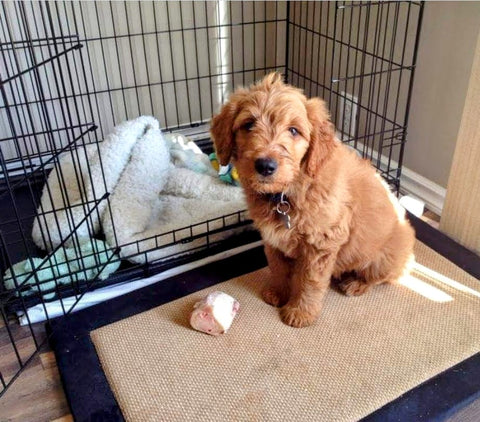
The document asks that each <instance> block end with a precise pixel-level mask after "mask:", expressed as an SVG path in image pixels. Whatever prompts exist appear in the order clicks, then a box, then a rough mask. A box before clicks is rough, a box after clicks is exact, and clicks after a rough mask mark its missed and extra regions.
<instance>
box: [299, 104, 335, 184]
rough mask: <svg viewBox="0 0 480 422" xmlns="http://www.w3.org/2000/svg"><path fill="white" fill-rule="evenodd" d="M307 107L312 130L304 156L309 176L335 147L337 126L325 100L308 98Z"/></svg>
mask: <svg viewBox="0 0 480 422" xmlns="http://www.w3.org/2000/svg"><path fill="white" fill-rule="evenodd" d="M306 108H307V116H308V120H309V121H310V124H311V125H312V131H311V134H310V145H309V147H308V150H307V153H306V154H305V157H304V169H305V172H306V173H307V175H308V176H310V177H314V176H315V174H316V173H317V171H318V170H319V168H320V166H321V165H322V163H323V161H324V160H325V159H326V158H327V157H328V156H329V155H330V153H331V151H332V150H333V148H334V147H335V127H334V126H333V123H332V122H331V121H330V113H329V112H328V109H327V107H326V105H325V102H324V101H323V100H321V99H320V98H312V99H310V100H307V103H306Z"/></svg>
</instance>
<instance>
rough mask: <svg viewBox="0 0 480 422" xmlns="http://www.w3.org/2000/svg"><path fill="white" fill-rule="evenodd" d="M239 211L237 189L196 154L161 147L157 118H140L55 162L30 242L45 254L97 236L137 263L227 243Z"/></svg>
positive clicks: (184, 146)
mask: <svg viewBox="0 0 480 422" xmlns="http://www.w3.org/2000/svg"><path fill="white" fill-rule="evenodd" d="M107 193H109V194H110V196H109V198H108V199H107V198H106V194H107ZM245 208H246V204H245V200H244V197H243V193H242V190H241V188H239V187H235V186H230V185H227V184H225V183H223V182H222V181H220V180H219V179H218V177H217V175H216V173H215V172H214V170H213V169H212V168H211V166H209V165H208V157H206V155H204V154H201V151H200V150H199V149H198V147H197V149H195V147H194V146H193V143H190V144H188V143H185V142H183V143H182V142H178V141H175V139H174V138H173V140H172V138H171V139H168V140H166V139H165V137H164V136H163V135H162V133H161V131H160V129H159V123H158V121H157V120H156V119H154V118H153V117H149V116H141V117H139V118H137V119H135V120H132V121H127V122H124V123H122V124H120V125H119V126H117V127H116V128H115V130H114V131H113V133H112V134H110V135H108V136H107V137H106V138H105V140H104V141H103V142H102V143H100V144H99V145H98V146H97V145H87V146H86V147H85V148H83V147H80V148H78V149H77V150H75V151H70V152H66V153H64V154H62V155H61V157H60V159H59V163H58V164H57V165H56V166H55V167H54V169H53V170H52V172H51V174H50V175H49V178H48V180H47V183H46V185H45V187H44V190H43V193H42V197H41V201H40V206H39V209H38V216H37V218H36V219H35V221H34V225H33V230H32V238H33V240H34V242H35V243H36V244H37V245H38V246H39V247H41V248H42V249H45V250H49V251H50V250H52V249H54V248H56V247H58V246H59V245H60V244H62V243H64V242H65V243H66V244H67V245H69V244H71V243H73V242H74V240H75V239H76V238H80V239H81V238H84V237H88V236H90V235H97V234H98V233H99V232H100V231H101V230H103V233H104V235H105V240H106V241H107V243H108V244H109V245H111V246H112V247H120V248H121V250H120V257H121V258H123V259H128V260H130V261H132V262H135V263H144V262H146V261H154V260H158V259H162V258H166V257H169V256H172V255H176V256H178V254H180V253H188V252H189V251H194V250H195V249H196V248H197V247H199V246H201V245H204V244H205V243H206V241H205V236H206V235H207V233H208V236H209V237H208V240H207V241H208V242H216V241H219V240H222V239H224V238H225V237H228V236H231V235H232V234H233V233H235V232H238V231H239V230H241V229H236V230H225V227H228V226H229V225H234V224H238V223H239V222H244V221H247V220H248V218H247V216H246V214H245V213H241V214H237V212H239V211H241V210H244V209H245ZM239 220H241V221H239ZM46 233H48V236H47V237H46V235H45V234H46Z"/></svg>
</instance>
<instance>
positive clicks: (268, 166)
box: [255, 158, 278, 176]
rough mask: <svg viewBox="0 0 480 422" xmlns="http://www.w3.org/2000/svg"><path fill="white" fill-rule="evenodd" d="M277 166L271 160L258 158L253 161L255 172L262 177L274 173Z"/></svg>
mask: <svg viewBox="0 0 480 422" xmlns="http://www.w3.org/2000/svg"><path fill="white" fill-rule="evenodd" d="M277 167H278V164H277V162H276V161H275V160H273V159H271V158H259V159H257V160H255V170H257V173H259V174H261V175H262V176H270V175H272V174H273V173H275V170H276V169H277Z"/></svg>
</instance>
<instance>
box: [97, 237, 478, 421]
mask: <svg viewBox="0 0 480 422" xmlns="http://www.w3.org/2000/svg"><path fill="white" fill-rule="evenodd" d="M415 255H416V261H417V263H416V265H415V270H414V271H413V272H412V274H411V276H410V277H409V278H408V279H406V280H405V281H404V283H403V285H395V286H392V285H383V286H378V287H376V288H374V289H372V290H371V291H369V292H368V293H367V294H365V295H364V296H361V297H358V298H348V297H345V296H343V295H341V294H340V293H337V292H335V291H333V290H331V291H330V292H329V293H328V295H327V297H326V299H325V303H324V308H323V312H322V315H321V317H320V319H319V321H318V322H317V323H316V324H315V325H314V326H312V327H308V328H303V329H295V328H291V327H288V326H286V325H284V324H283V323H282V322H281V321H280V319H279V314H278V309H276V308H273V307H271V306H268V305H267V304H265V303H264V302H263V301H262V300H261V298H260V296H259V291H260V286H261V284H262V281H263V280H264V279H265V278H266V277H269V272H268V269H262V270H259V271H256V272H254V273H250V274H246V275H244V276H242V277H239V278H236V279H233V280H230V281H227V282H225V283H222V284H219V285H216V286H213V287H211V288H209V289H206V290H204V291H201V292H198V293H195V294H192V295H190V296H187V297H184V298H182V299H179V300H177V301H174V302H170V303H168V304H166V305H163V306H160V307H158V308H155V309H152V310H150V311H148V312H144V313H141V314H138V315H135V316H134V317H131V318H127V319H124V320H122V321H119V322H117V323H114V324H111V325H108V326H105V327H102V328H100V329H97V330H95V331H93V332H92V333H91V336H92V340H93V342H94V344H95V347H96V349H97V353H98V355H99V358H100V361H101V364H102V367H103V369H104V371H105V374H106V376H107V378H108V381H109V383H110V386H111V388H112V390H113V392H114V394H115V397H116V399H117V401H118V403H119V405H120V407H121V409H122V412H123V414H124V416H125V418H126V419H127V420H129V421H187V420H188V421H190V420H195V421H243V420H245V421H246V420H248V421H276V420H312V421H313V420H316V421H318V420H321V421H330V420H331V421H348V420H358V419H360V418H362V417H364V416H366V415H368V414H370V413H371V412H373V411H375V410H376V409H378V408H380V407H382V406H383V405H385V404H386V403H388V402H390V401H392V400H393V399H395V398H397V397H398V396H400V395H401V394H402V393H404V392H406V391H408V390H410V389H412V388H414V387H416V386H417V385H419V384H420V383H422V382H424V381H425V380H427V379H429V378H431V377H433V376H435V375H437V374H438V373H440V372H442V371H444V370H446V369H448V368H450V367H451V366H453V365H455V364H456V363H458V362H460V361H462V360H464V359H466V358H468V357H470V356H472V355H473V354H475V353H476V352H478V351H479V349H480V283H479V281H478V280H476V279H475V278H473V277H471V276H469V275H468V274H467V273H465V272H464V271H462V270H461V269H460V268H458V267H456V266H455V265H453V264H452V263H451V262H450V261H448V260H447V259H445V258H443V257H441V256H440V255H438V254H437V253H436V252H434V251H433V250H431V249H429V248H428V247H427V246H425V245H423V244H422V243H419V242H417V244H416V247H415ZM217 289H218V290H222V291H224V292H226V293H228V294H231V295H232V296H234V297H235V298H237V299H238V300H239V301H240V304H241V308H240V313H239V314H238V316H237V318H236V319H235V321H234V323H233V325H232V327H231V329H230V331H229V332H228V333H226V334H224V335H222V336H219V337H211V336H208V335H206V334H202V333H199V332H196V331H194V330H192V329H191V328H190V327H189V325H188V313H189V311H190V310H191V308H192V305H193V303H194V302H195V301H197V300H198V299H199V298H200V297H203V296H204V295H205V294H206V293H207V292H208V291H212V290H217Z"/></svg>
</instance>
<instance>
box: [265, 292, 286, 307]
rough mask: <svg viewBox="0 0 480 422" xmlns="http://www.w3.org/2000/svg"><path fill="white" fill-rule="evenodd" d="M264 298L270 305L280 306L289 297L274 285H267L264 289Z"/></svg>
mask: <svg viewBox="0 0 480 422" xmlns="http://www.w3.org/2000/svg"><path fill="white" fill-rule="evenodd" d="M262 298H263V300H264V301H265V302H267V303H268V304H269V305H272V306H276V307H280V306H283V305H285V303H287V298H286V297H284V295H283V294H281V293H280V292H279V291H277V290H275V289H273V288H272V287H266V288H265V289H263V291H262Z"/></svg>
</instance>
